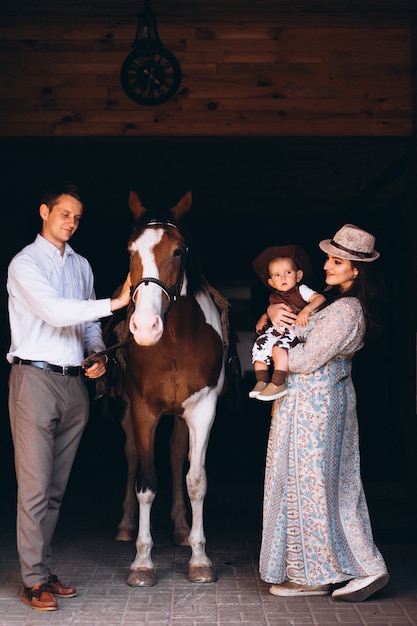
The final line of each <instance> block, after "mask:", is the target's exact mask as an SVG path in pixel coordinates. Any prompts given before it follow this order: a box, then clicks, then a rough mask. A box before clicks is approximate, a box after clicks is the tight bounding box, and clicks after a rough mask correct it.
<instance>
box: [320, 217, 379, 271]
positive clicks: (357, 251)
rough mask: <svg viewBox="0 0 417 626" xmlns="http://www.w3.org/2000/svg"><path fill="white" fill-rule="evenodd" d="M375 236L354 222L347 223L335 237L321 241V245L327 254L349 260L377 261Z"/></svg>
mask: <svg viewBox="0 0 417 626" xmlns="http://www.w3.org/2000/svg"><path fill="white" fill-rule="evenodd" d="M374 245H375V237H374V236H373V235H371V234H370V233H367V232H366V230H362V229H361V228H358V226H354V225H353V224H345V225H344V226H342V228H341V229H340V230H338V231H337V233H336V234H335V235H334V237H333V239H324V240H323V241H320V243H319V246H320V248H321V249H322V250H323V252H326V253H327V254H331V255H332V256H335V257H338V258H339V259H346V260H347V261H365V262H368V263H369V262H371V261H376V260H377V258H378V257H379V252H377V251H376V250H374Z"/></svg>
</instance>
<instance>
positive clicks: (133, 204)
mask: <svg viewBox="0 0 417 626" xmlns="http://www.w3.org/2000/svg"><path fill="white" fill-rule="evenodd" d="M129 208H130V210H131V212H132V213H133V217H135V219H137V220H138V219H139V218H140V217H142V215H143V214H144V213H146V208H145V207H144V206H143V204H142V202H141V201H140V198H139V196H138V194H137V193H136V191H131V192H130V194H129Z"/></svg>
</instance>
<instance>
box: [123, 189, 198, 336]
mask: <svg viewBox="0 0 417 626" xmlns="http://www.w3.org/2000/svg"><path fill="white" fill-rule="evenodd" d="M129 207H130V210H131V212H132V213H133V216H134V217H135V219H136V226H135V228H134V230H133V232H132V235H131V237H130V240H129V244H128V250H129V254H130V279H131V283H132V302H133V311H132V314H131V316H130V322H129V329H130V332H131V333H132V335H133V338H134V340H135V341H136V343H137V344H139V345H140V346H152V345H154V344H156V343H157V342H158V341H159V340H160V338H161V337H162V333H163V332H164V327H165V320H166V316H167V314H168V311H169V309H170V307H171V306H172V304H173V303H174V302H175V300H176V299H177V297H178V296H179V295H180V293H185V289H186V277H185V273H184V272H185V262H186V255H187V248H186V244H185V241H184V237H183V234H182V232H181V231H180V229H179V227H178V223H179V222H180V220H181V217H182V216H183V215H184V214H185V213H186V212H187V211H188V210H189V209H190V207H191V192H190V191H188V192H187V193H186V194H185V195H184V196H183V197H182V198H181V200H180V201H179V202H178V203H177V204H176V205H175V206H174V207H173V208H172V209H171V210H170V211H169V213H168V215H166V216H164V217H158V216H153V215H149V212H148V210H147V209H146V208H145V207H144V206H143V205H142V203H141V201H140V199H139V196H138V195H137V194H136V192H134V191H132V192H131V193H130V196H129Z"/></svg>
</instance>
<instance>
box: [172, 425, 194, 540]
mask: <svg viewBox="0 0 417 626" xmlns="http://www.w3.org/2000/svg"><path fill="white" fill-rule="evenodd" d="M169 443H170V460H171V471H172V508H171V519H172V521H173V523H174V543H175V545H177V546H189V545H190V543H189V541H188V536H189V534H190V527H189V526H188V523H187V509H186V506H185V500H184V463H185V460H186V458H187V453H188V428H187V425H186V423H185V422H184V420H183V419H181V418H180V417H178V416H175V417H174V428H173V430H172V434H171V438H170V442H169Z"/></svg>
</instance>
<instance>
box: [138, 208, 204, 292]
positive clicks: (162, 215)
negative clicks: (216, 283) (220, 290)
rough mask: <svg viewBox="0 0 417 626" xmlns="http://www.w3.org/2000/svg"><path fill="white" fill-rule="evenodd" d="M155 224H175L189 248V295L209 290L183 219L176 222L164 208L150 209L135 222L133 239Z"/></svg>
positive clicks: (187, 273)
mask: <svg viewBox="0 0 417 626" xmlns="http://www.w3.org/2000/svg"><path fill="white" fill-rule="evenodd" d="M153 222H158V223H159V222H160V223H162V224H167V225H169V224H173V225H174V226H176V227H177V228H178V230H179V231H180V232H181V234H182V236H183V238H184V241H185V245H186V246H187V248H188V253H187V259H186V264H185V273H186V275H187V283H188V293H189V294H190V295H192V296H195V295H196V294H197V293H199V292H201V291H204V290H207V289H208V288H209V285H208V283H207V280H206V278H205V276H204V275H203V273H202V269H201V262H200V258H199V255H198V254H197V253H196V249H195V246H194V245H193V243H194V242H193V237H192V233H191V231H190V229H189V228H188V226H187V224H186V220H185V218H184V217H183V218H182V219H181V220H180V221H178V220H176V219H175V218H174V217H173V215H172V213H171V212H170V211H167V210H166V209H163V208H153V209H148V210H147V211H146V213H144V214H143V215H142V216H141V217H140V218H139V219H138V220H136V221H135V223H134V226H133V231H132V235H131V237H132V238H133V237H135V238H136V237H138V236H139V235H140V233H141V232H142V231H143V230H144V229H145V228H146V227H147V226H149V225H151V224H152V223H153Z"/></svg>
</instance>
